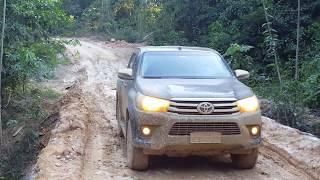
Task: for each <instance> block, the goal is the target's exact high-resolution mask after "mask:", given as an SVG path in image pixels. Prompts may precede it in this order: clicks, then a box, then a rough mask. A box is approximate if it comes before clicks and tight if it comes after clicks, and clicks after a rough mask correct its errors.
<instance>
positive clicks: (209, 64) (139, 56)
mask: <svg viewBox="0 0 320 180" xmlns="http://www.w3.org/2000/svg"><path fill="white" fill-rule="evenodd" d="M247 78H249V73H248V72H247V71H244V70H235V71H233V70H232V69H231V68H230V66H229V65H228V64H227V63H226V61H225V60H224V58H223V57H222V56H221V55H220V54H219V53H218V52H217V51H215V50H213V49H209V48H200V47H183V46H161V47H156V46H147V47H140V48H136V49H135V51H134V53H133V54H132V56H131V58H130V60H129V63H128V66H127V68H125V69H121V70H120V71H119V72H118V80H117V95H116V118H117V120H118V125H119V133H120V135H122V136H123V137H125V142H126V155H127V163H128V167H129V168H131V169H134V170H146V169H148V166H149V157H150V156H154V155H168V156H183V157H184V156H190V155H199V156H217V155H225V154H228V155H230V157H231V160H232V164H233V165H234V166H235V167H236V168H241V169H250V168H253V167H254V166H255V164H256V162H257V158H258V148H259V146H260V144H261V125H262V123H261V113H260V107H259V102H258V99H257V98H256V96H255V95H254V93H253V92H252V90H251V89H250V88H249V87H247V86H246V85H244V84H243V83H242V82H240V80H243V79H247Z"/></svg>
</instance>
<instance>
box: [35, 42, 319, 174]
mask: <svg viewBox="0 0 320 180" xmlns="http://www.w3.org/2000/svg"><path fill="white" fill-rule="evenodd" d="M80 42H81V46H76V47H73V46H68V47H67V52H68V54H69V56H70V58H71V59H72V64H71V65H68V66H63V67H60V68H58V70H57V77H58V78H57V79H56V80H54V81H49V82H47V83H45V84H44V85H46V86H50V87H51V88H54V89H56V90H59V91H62V92H66V95H65V97H64V100H65V103H64V105H63V106H62V107H61V110H60V121H59V123H58V124H57V127H56V128H55V129H54V130H53V133H52V137H51V139H50V141H49V144H48V146H47V147H46V148H45V149H43V151H42V152H41V154H40V156H39V159H38V162H37V164H36V167H35V169H34V178H36V179H150V178H153V179H213V178H214V179H320V173H319V172H320V140H319V139H317V138H315V137H312V136H311V135H308V134H303V133H301V132H299V131H297V130H294V129H291V128H288V127H285V126H281V125H279V124H277V123H276V122H274V121H272V120H270V119H267V118H265V119H264V125H265V126H264V134H263V136H264V141H265V145H264V146H263V147H262V148H261V150H260V154H261V155H260V157H259V160H258V164H257V166H256V168H254V169H252V170H235V169H233V168H232V167H231V165H230V160H228V159H227V158H219V157H217V158H215V159H210V160H209V159H206V158H199V157H190V158H166V157H160V158H155V159H153V160H152V164H151V168H150V170H149V171H146V172H135V171H131V170H129V169H128V168H127V167H126V163H125V157H124V155H123V152H122V148H123V147H122V146H123V142H122V141H121V138H120V137H119V136H118V135H117V124H116V119H115V107H114V104H115V93H116V92H115V86H116V85H115V83H116V72H117V71H118V69H119V68H121V67H124V66H125V65H126V63H127V60H128V57H129V55H130V53H131V52H132V47H134V46H135V45H132V44H125V43H113V44H105V43H103V42H98V41H93V40H89V39H81V40H80ZM65 88H67V89H68V91H66V90H65Z"/></svg>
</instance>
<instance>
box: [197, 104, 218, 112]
mask: <svg viewBox="0 0 320 180" xmlns="http://www.w3.org/2000/svg"><path fill="white" fill-rule="evenodd" d="M197 110H198V112H199V113H200V114H211V113H212V112H213V111H214V106H213V104H211V103H209V102H202V103H200V104H199V105H198V107H197Z"/></svg>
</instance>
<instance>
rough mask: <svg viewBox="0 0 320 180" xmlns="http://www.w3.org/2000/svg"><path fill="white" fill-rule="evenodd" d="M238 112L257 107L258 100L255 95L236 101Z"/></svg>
mask: <svg viewBox="0 0 320 180" xmlns="http://www.w3.org/2000/svg"><path fill="white" fill-rule="evenodd" d="M237 104H238V107H239V109H240V112H254V111H257V110H258V109H259V101H258V99H257V97H256V96H252V97H249V98H246V99H242V100H239V101H237Z"/></svg>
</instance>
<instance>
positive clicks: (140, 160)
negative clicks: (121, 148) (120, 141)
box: [126, 120, 149, 171]
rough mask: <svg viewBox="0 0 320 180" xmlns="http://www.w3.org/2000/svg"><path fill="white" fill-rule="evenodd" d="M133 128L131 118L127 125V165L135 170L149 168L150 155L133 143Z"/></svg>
mask: <svg viewBox="0 0 320 180" xmlns="http://www.w3.org/2000/svg"><path fill="white" fill-rule="evenodd" d="M132 138H133V136H132V130H131V123H130V120H129V122H128V127H127V148H126V149H127V165H128V167H129V168H130V169H133V170H139V171H143V170H147V169H148V167H149V156H148V155H145V154H144V153H143V151H142V149H140V148H136V147H134V146H133V144H132Z"/></svg>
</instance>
